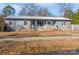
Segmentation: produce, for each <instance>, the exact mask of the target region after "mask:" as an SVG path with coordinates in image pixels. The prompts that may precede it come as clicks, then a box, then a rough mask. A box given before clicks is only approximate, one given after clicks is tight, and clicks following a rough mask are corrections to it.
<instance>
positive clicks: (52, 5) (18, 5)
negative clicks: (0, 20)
mask: <svg viewBox="0 0 79 59" xmlns="http://www.w3.org/2000/svg"><path fill="white" fill-rule="evenodd" d="M7 5H11V6H12V7H13V8H15V10H16V13H15V15H18V14H19V11H20V10H21V8H22V7H23V6H24V5H25V4H24V3H0V14H1V13H2V10H3V8H4V7H6V6H7ZM36 5H37V6H40V7H44V8H47V9H48V10H49V12H50V13H52V14H53V15H56V16H60V15H61V13H60V11H59V5H58V4H57V3H36ZM68 6H69V5H68ZM72 6H73V9H72V11H73V12H76V11H77V10H78V9H79V4H78V3H72Z"/></svg>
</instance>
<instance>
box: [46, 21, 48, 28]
mask: <svg viewBox="0 0 79 59" xmlns="http://www.w3.org/2000/svg"><path fill="white" fill-rule="evenodd" d="M46 29H48V21H46Z"/></svg>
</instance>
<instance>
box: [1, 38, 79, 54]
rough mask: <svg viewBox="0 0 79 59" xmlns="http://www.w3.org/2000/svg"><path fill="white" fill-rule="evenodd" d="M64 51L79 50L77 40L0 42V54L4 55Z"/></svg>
mask: <svg viewBox="0 0 79 59" xmlns="http://www.w3.org/2000/svg"><path fill="white" fill-rule="evenodd" d="M64 50H79V39H75V40H71V39H67V40H63V39H61V40H32V41H31V40H30V41H2V42H0V54H4V55H5V54H9V55H12V54H14V55H19V54H20V55H25V54H42V53H52V52H60V51H64Z"/></svg>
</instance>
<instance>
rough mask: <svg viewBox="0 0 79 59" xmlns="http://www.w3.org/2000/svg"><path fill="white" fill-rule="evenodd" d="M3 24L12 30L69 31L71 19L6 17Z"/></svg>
mask: <svg viewBox="0 0 79 59" xmlns="http://www.w3.org/2000/svg"><path fill="white" fill-rule="evenodd" d="M5 23H6V24H8V25H9V26H10V27H11V28H12V29H13V30H15V31H16V30H18V29H19V30H21V29H23V30H29V29H33V30H42V29H54V28H55V29H61V30H69V29H71V19H69V18H64V17H48V16H7V17H6V18H5Z"/></svg>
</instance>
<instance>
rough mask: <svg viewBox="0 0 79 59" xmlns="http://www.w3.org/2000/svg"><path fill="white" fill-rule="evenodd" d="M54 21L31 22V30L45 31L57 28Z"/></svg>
mask: <svg viewBox="0 0 79 59" xmlns="http://www.w3.org/2000/svg"><path fill="white" fill-rule="evenodd" d="M54 25H55V23H54V21H53V20H31V26H30V29H32V30H43V29H45V30H46V29H53V28H56V27H55V26H54Z"/></svg>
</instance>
